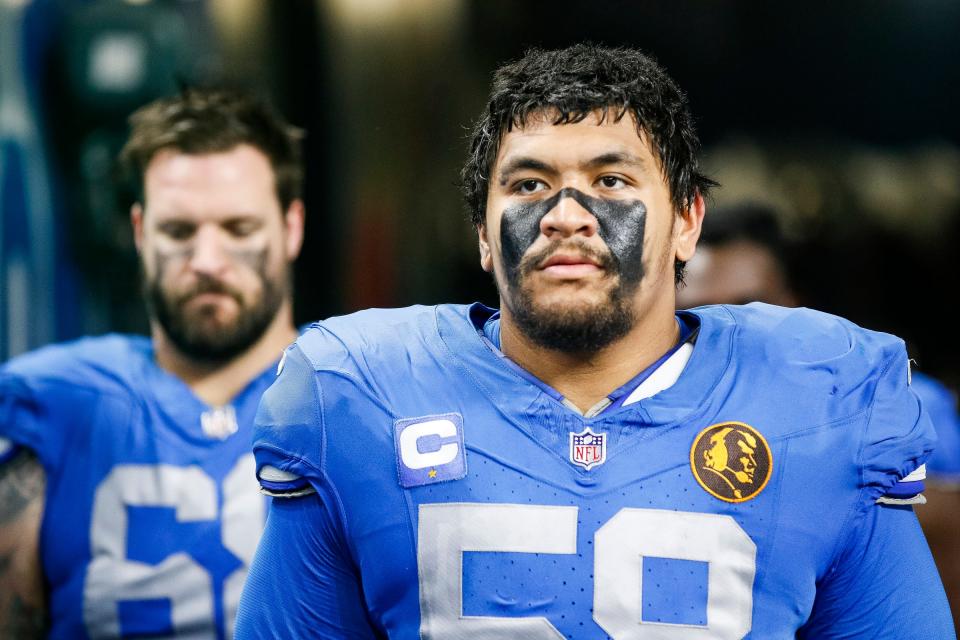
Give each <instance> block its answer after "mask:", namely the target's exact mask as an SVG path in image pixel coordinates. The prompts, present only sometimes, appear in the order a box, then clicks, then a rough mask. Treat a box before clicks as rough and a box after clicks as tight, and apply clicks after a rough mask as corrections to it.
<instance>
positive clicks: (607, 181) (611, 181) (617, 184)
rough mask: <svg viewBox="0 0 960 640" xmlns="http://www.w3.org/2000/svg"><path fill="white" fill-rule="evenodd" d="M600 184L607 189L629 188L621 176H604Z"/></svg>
mask: <svg viewBox="0 0 960 640" xmlns="http://www.w3.org/2000/svg"><path fill="white" fill-rule="evenodd" d="M599 182H600V185H601V186H603V187H604V188H605V189H622V188H623V187H625V186H627V181H626V180H624V179H623V178H621V177H620V176H603V177H601V178H600V180H599Z"/></svg>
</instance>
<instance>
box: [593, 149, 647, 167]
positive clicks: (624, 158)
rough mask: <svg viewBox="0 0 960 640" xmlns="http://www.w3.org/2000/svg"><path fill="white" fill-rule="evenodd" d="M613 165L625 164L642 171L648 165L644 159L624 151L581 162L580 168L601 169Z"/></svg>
mask: <svg viewBox="0 0 960 640" xmlns="http://www.w3.org/2000/svg"><path fill="white" fill-rule="evenodd" d="M611 164H625V165H630V166H633V167H639V168H640V169H646V168H647V163H646V162H644V160H643V158H641V157H640V156H636V155H634V154H632V153H627V152H624V151H611V152H610V153H604V154H601V155H599V156H597V157H595V158H590V159H589V160H587V161H585V162H581V163H580V168H582V169H597V168H599V167H606V166H608V165H611Z"/></svg>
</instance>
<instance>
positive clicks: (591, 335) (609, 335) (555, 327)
mask: <svg viewBox="0 0 960 640" xmlns="http://www.w3.org/2000/svg"><path fill="white" fill-rule="evenodd" d="M561 244H562V245H565V247H574V248H576V250H577V251H578V252H579V253H581V254H583V255H586V256H589V257H590V258H591V259H593V260H594V261H596V262H597V264H598V266H600V268H602V269H603V270H604V271H605V272H606V274H607V276H606V277H605V279H606V278H609V277H611V276H612V275H616V276H617V282H616V284H615V285H614V286H612V287H609V289H608V291H607V294H606V296H605V299H603V300H601V301H600V302H595V303H583V304H569V303H566V304H565V303H560V304H541V303H538V302H537V300H536V296H535V295H534V292H533V291H532V287H531V284H530V282H529V276H530V274H532V273H533V272H534V271H536V270H537V267H538V265H539V264H541V263H542V262H543V261H544V260H546V259H547V258H548V257H549V256H550V255H552V254H553V253H555V252H556V251H557V250H558V249H560V247H561ZM517 271H518V275H517V276H516V278H515V281H513V282H510V283H509V284H508V288H509V289H510V290H511V293H512V295H511V296H503V299H504V300H505V301H508V302H507V305H508V306H509V308H510V312H511V314H512V315H513V318H514V321H515V322H516V324H517V328H518V329H519V330H520V331H521V332H522V333H523V334H524V335H525V336H526V337H527V338H529V339H530V340H532V341H533V342H534V343H536V344H537V345H539V346H541V347H545V348H547V349H552V350H554V351H560V352H563V353H592V352H596V351H599V350H601V349H603V348H604V347H607V346H609V345H610V344H611V343H613V342H615V341H616V340H618V339H620V338H622V337H623V336H625V335H627V333H629V332H630V329H632V328H633V326H634V323H635V318H634V312H633V292H634V291H635V290H636V286H637V284H639V282H637V283H635V284H633V285H632V286H627V285H626V284H624V279H623V278H622V277H620V271H621V268H620V265H619V264H618V261H617V259H616V258H615V257H614V256H613V255H612V254H610V253H601V252H599V251H597V250H596V249H594V248H593V247H590V246H587V245H585V244H582V243H579V242H578V243H575V244H572V245H571V244H570V243H563V242H559V243H555V244H553V245H551V246H549V247H546V248H545V249H543V250H542V251H539V252H537V253H536V254H533V255H529V256H525V257H524V258H523V260H522V261H521V262H520V265H519V269H518V270H517Z"/></svg>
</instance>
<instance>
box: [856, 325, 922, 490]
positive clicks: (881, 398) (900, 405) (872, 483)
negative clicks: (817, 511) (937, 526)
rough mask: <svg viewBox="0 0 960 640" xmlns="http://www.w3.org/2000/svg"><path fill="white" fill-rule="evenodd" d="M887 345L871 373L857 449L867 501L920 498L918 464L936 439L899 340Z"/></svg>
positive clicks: (920, 465) (920, 463)
mask: <svg viewBox="0 0 960 640" xmlns="http://www.w3.org/2000/svg"><path fill="white" fill-rule="evenodd" d="M888 346H889V348H888V349H887V351H886V355H887V357H886V358H885V359H884V360H883V362H882V363H881V364H880V365H879V367H878V370H877V371H876V372H875V373H874V374H873V375H875V376H876V385H875V387H874V389H873V397H872V401H871V402H870V404H869V409H868V411H869V413H868V417H867V421H866V430H865V432H864V435H863V440H862V449H861V454H860V460H861V473H862V483H863V492H862V493H863V498H864V500H865V503H866V504H868V505H870V504H875V503H879V504H894V505H896V504H913V503H917V502H923V497H922V491H923V479H924V477H925V473H924V468H923V463H924V462H925V461H926V459H927V458H928V457H929V456H930V454H931V452H932V451H933V449H934V446H935V444H936V441H937V437H936V434H935V432H934V429H933V425H932V423H931V422H930V417H929V415H927V412H926V411H925V410H924V409H923V407H922V404H921V402H920V400H919V398H918V397H917V394H916V393H915V392H914V391H913V389H912V387H911V386H910V369H909V362H908V360H907V354H906V350H905V349H904V347H903V343H902V342H900V341H897V343H896V344H892V345H888Z"/></svg>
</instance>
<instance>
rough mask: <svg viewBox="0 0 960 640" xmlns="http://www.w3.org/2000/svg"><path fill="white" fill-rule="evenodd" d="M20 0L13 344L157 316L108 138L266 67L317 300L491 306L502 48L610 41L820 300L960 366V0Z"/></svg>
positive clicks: (1, 334) (355, 304) (7, 51)
mask: <svg viewBox="0 0 960 640" xmlns="http://www.w3.org/2000/svg"><path fill="white" fill-rule="evenodd" d="M18 5H21V3H18V2H0V65H2V69H0V227H2V234H0V270H2V271H0V312H2V314H3V316H2V318H0V359H4V358H6V357H9V356H11V355H14V354H15V353H18V352H21V351H23V350H25V349H27V348H32V347H35V346H38V345H39V344H43V343H45V342H49V341H53V340H61V339H67V338H72V337H75V336H78V335H81V334H85V333H102V332H105V331H145V330H146V321H145V317H144V313H143V310H142V304H141V302H140V299H139V297H138V289H139V283H138V276H137V266H136V256H135V254H134V252H133V246H132V241H131V237H130V229H129V223H128V222H127V208H128V207H129V194H128V193H126V192H125V191H124V189H122V188H118V187H117V186H116V183H115V180H114V172H113V163H112V158H113V157H114V155H115V153H116V150H117V149H118V148H119V146H120V144H122V141H123V138H124V136H125V134H126V116H127V114H128V113H129V112H130V111H132V110H133V109H135V108H136V107H138V106H140V105H141V104H143V103H145V102H147V101H149V100H150V99H152V98H154V97H156V96H159V95H163V94H165V93H170V92H172V91H176V90H177V87H178V86H179V85H180V84H181V83H199V84H226V85H229V86H235V87H241V88H247V89H249V90H252V91H254V92H257V93H259V94H260V95H263V96H266V97H269V98H271V99H272V100H273V101H274V102H275V103H276V104H277V106H278V107H279V108H280V110H281V111H282V112H283V113H284V114H285V115H286V116H287V117H288V118H289V119H290V120H291V121H293V122H294V123H295V124H297V125H299V126H302V127H304V128H305V129H307V131H308V138H307V143H306V151H307V173H308V186H307V193H306V200H307V209H308V228H307V234H308V235H307V243H306V246H305V247H304V252H303V255H302V257H301V259H300V261H299V263H298V266H297V273H296V275H297V299H296V313H297V318H298V320H299V321H302V322H304V321H308V320H312V319H317V318H321V317H325V316H328V315H332V314H339V313H344V312H348V311H351V310H354V309H357V308H361V307H367V306H395V305H406V304H412V303H435V302H441V301H456V302H467V301H471V300H474V299H482V300H485V301H487V302H491V303H492V302H495V300H496V294H495V291H494V289H493V287H492V285H491V284H490V281H489V277H488V276H487V275H486V274H484V273H483V272H481V271H480V269H479V265H478V257H477V253H476V248H475V237H474V234H473V232H472V230H471V229H470V227H469V225H468V223H467V222H466V215H465V213H464V211H463V208H462V205H461V202H460V197H459V193H458V191H457V187H456V180H457V174H458V170H459V165H460V163H461V162H462V160H463V157H464V155H465V150H466V128H467V126H468V125H469V124H470V122H471V121H472V119H473V118H474V117H475V116H476V115H477V114H478V113H479V111H480V109H481V107H482V106H483V101H484V96H485V92H486V88H487V82H488V79H489V77H490V74H491V72H492V70H493V69H494V67H495V66H496V65H497V64H499V63H501V62H504V61H506V60H509V59H511V58H514V57H517V56H519V55H520V54H521V53H522V52H523V51H524V49H525V48H527V47H529V46H534V45H535V46H542V47H561V46H564V45H567V44H570V43H573V42H577V41H581V40H592V41H594V42H597V43H604V44H610V45H620V44H623V45H630V46H636V47H640V48H642V49H644V50H646V51H648V52H649V53H651V54H653V55H654V56H655V57H656V58H657V59H658V60H659V61H660V62H661V63H662V64H663V65H664V66H666V68H667V69H668V70H669V71H670V73H671V74H672V75H673V76H674V78H675V79H676V80H677V81H678V83H679V84H680V86H681V87H683V88H684V90H685V91H686V92H687V94H688V96H689V98H690V102H691V105H692V109H693V112H694V115H695V116H696V119H697V122H698V127H699V131H700V133H701V136H702V139H703V142H704V145H705V162H706V166H707V167H708V170H709V171H710V172H711V173H712V175H714V177H716V178H717V179H718V180H719V181H720V182H721V183H723V185H724V187H723V188H722V189H719V190H718V191H717V192H716V194H715V196H714V202H713V203H712V204H715V205H717V206H720V205H723V204H729V203H733V202H737V201H740V200H743V199H750V200H756V201H760V202H764V203H767V204H772V205H774V206H776V207H777V208H778V209H779V210H780V211H781V212H782V214H783V221H784V224H785V228H786V229H787V231H788V232H789V234H790V237H791V238H792V239H793V240H794V241H795V242H797V243H798V246H799V248H800V250H799V251H798V252H797V256H798V260H797V262H796V265H795V266H796V277H797V283H798V286H799V288H800V289H801V292H802V294H803V297H804V302H805V303H806V304H807V305H808V306H812V307H816V308H820V309H824V310H827V311H831V312H834V313H839V314H841V315H846V316H849V317H850V318H851V319H853V320H855V321H857V322H859V323H860V324H864V325H866V326H870V327H872V328H878V329H883V330H887V331H891V332H894V333H898V334H900V335H902V336H904V337H905V338H907V339H908V340H909V342H910V343H911V347H912V352H913V355H914V357H915V358H916V359H917V360H918V362H919V366H920V367H921V369H923V370H924V371H927V372H930V373H933V374H935V375H938V376H940V377H941V378H945V379H947V380H948V381H953V382H957V381H958V372H957V367H956V365H955V363H956V362H957V358H958V355H960V353H958V351H960V344H958V338H957V337H956V336H957V333H956V332H955V331H953V327H952V326H951V324H950V322H949V317H950V315H949V313H948V312H946V311H945V308H948V307H947V305H949V304H950V303H951V302H952V298H953V297H954V292H955V290H956V286H955V277H956V274H957V262H956V260H957V259H956V253H955V251H954V250H953V247H954V246H955V245H956V243H957V240H958V233H960V228H958V220H960V215H958V214H960V119H958V117H957V115H956V114H957V113H958V112H960V95H958V89H957V79H958V78H960V38H958V37H957V35H956V34H957V33H958V32H960V4H957V3H955V2H952V1H947V0H909V1H907V0H904V1H878V2H853V1H839V2H832V3H821V4H811V3H747V2H741V3H736V2H716V1H715V0H673V1H670V2H642V3H641V2H599V1H593V2H555V1H554V2H511V1H507V0H473V1H466V0H462V1H458V0H444V1H439V0H438V1H433V0H430V1H428V0H406V1H402V0H336V1H333V0H330V1H326V2H313V1H308V0H282V1H281V0H274V1H266V0H221V1H212V0H207V1H203V0H191V1H187V0H181V1H167V2H162V1H160V0H154V1H152V2H150V1H147V2H143V1H141V2H135V3H131V2H122V1H120V0H109V1H108V0H101V1H98V2H93V1H90V2H81V1H74V2H66V1H64V2H55V1H52V0H34V1H33V2H25V3H22V6H19V8H18ZM11 51H13V53H16V54H17V55H12V54H11ZM11 105H13V107H11ZM11 114H14V115H13V116H12V115H11ZM706 224H709V212H708V219H707V223H706ZM943 318H947V320H946V324H944V322H943Z"/></svg>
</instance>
